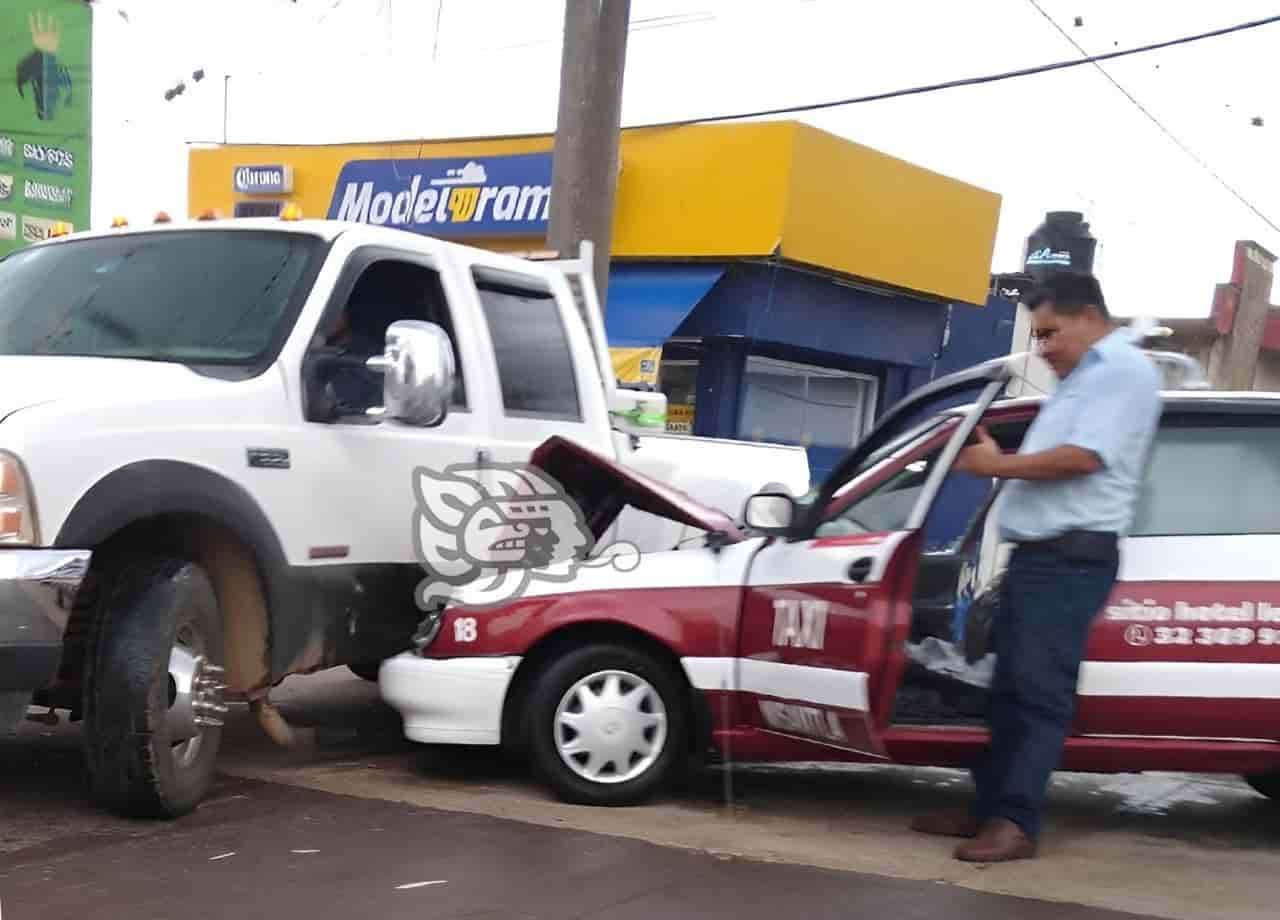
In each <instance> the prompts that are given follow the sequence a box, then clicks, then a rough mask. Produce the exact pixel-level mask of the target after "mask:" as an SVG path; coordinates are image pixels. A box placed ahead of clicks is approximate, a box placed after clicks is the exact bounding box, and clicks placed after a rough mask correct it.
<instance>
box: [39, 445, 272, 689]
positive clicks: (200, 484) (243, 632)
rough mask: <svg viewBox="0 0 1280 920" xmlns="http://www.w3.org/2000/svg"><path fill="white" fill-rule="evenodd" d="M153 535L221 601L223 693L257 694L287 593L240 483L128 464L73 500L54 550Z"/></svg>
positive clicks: (187, 470) (265, 528)
mask: <svg viewBox="0 0 1280 920" xmlns="http://www.w3.org/2000/svg"><path fill="white" fill-rule="evenodd" d="M161 537H163V538H164V539H165V540H166V541H167V540H169V539H173V540H175V541H177V543H178V544H180V545H181V549H182V552H183V554H184V555H188V556H191V557H194V558H193V561H197V562H199V563H201V564H202V565H203V566H204V567H205V568H206V570H207V571H208V574H209V577H210V578H211V579H212V580H213V582H214V586H215V590H216V592H217V594H218V596H219V598H220V599H222V603H221V605H220V606H222V608H223V611H222V612H223V619H224V628H225V641H226V662H227V678H228V679H227V683H228V685H229V687H228V689H229V695H231V694H235V695H236V696H246V697H249V698H252V697H254V696H259V695H262V694H263V693H265V691H266V689H267V688H268V687H269V686H270V685H271V684H272V683H273V682H274V681H273V675H272V673H271V666H270V645H271V641H272V637H273V634H274V632H275V630H274V628H273V627H274V623H273V616H272V614H273V612H274V613H275V614H276V615H278V614H279V613H280V612H281V611H283V610H287V609H288V607H289V596H290V592H291V587H290V580H289V579H288V578H287V571H288V564H287V560H286V558H285V555H284V550H283V547H282V546H281V544H280V540H279V538H278V536H277V535H276V532H275V529H274V528H273V527H272V526H271V523H270V521H269V520H268V518H267V516H266V514H265V513H264V512H263V510H262V509H261V507H260V506H259V505H258V503H257V502H256V501H255V500H254V499H253V497H252V496H251V495H250V494H249V493H248V492H247V491H246V490H245V489H244V488H243V487H242V486H241V485H239V484H238V483H236V482H234V481H232V480H230V479H228V478H227V477H225V476H223V475H221V474H219V473H216V472H214V471H212V470H209V469H207V468H205V467H201V466H197V465H195V464H191V463H186V462H182V461H176V460H144V461H139V462H137V463H132V464H129V465H127V466H123V467H120V468H119V469H117V470H114V471H112V472H111V473H108V474H107V475H106V476H104V477H102V478H101V479H99V480H98V481H97V482H96V483H94V484H93V486H91V487H90V488H89V489H88V490H87V491H86V492H85V493H84V494H83V495H82V496H81V497H80V499H79V500H78V501H77V502H76V504H75V506H74V507H73V509H72V510H71V513H70V514H69V515H67V518H66V520H65V521H64V522H63V524H62V527H61V528H60V529H59V531H58V534H57V537H56V538H55V539H54V545H55V546H57V547H81V548H89V549H93V550H95V555H96V554H97V553H98V552H99V551H103V550H105V551H106V552H107V554H108V556H109V555H110V554H111V553H113V552H114V551H116V550H127V549H128V548H129V547H130V546H133V545H139V544H144V543H147V542H154V541H156V540H157V539H159V538H161ZM281 676H283V675H281Z"/></svg>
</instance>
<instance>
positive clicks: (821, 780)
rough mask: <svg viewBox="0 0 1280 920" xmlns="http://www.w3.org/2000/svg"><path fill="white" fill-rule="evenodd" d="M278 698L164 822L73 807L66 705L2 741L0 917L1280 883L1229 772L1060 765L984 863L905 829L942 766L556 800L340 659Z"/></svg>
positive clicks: (1254, 893) (1008, 906) (1190, 899)
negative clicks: (204, 798) (429, 731)
mask: <svg viewBox="0 0 1280 920" xmlns="http://www.w3.org/2000/svg"><path fill="white" fill-rule="evenodd" d="M280 702H281V705H282V708H283V709H284V711H285V712H286V713H287V714H288V715H289V716H290V717H291V718H292V719H294V720H296V721H298V722H300V723H304V724H310V725H312V726H315V727H316V728H317V734H316V737H315V744H314V745H313V746H312V747H311V748H309V749H307V750H301V751H281V750H279V749H277V748H274V747H272V746H271V745H270V744H269V743H268V742H266V741H265V740H264V739H263V738H262V737H261V735H260V733H259V732H258V731H257V730H256V727H255V726H254V725H253V723H252V722H251V721H250V720H249V719H248V717H247V713H240V714H239V715H238V717H237V718H236V719H235V721H234V723H233V725H232V726H231V729H230V732H229V740H228V747H227V749H226V757H225V758H224V759H225V761H226V770H225V773H224V775H223V776H222V777H221V778H220V780H219V785H218V788H217V790H216V791H215V794H214V795H213V796H212V797H211V798H210V800H209V801H208V802H207V803H206V804H205V805H204V806H203V807H202V808H201V809H200V810H199V811H198V812H197V813H196V814H194V815H192V816H190V817H188V818H185V819H183V820H180V821H176V822H127V821H120V820H118V819H114V818H111V817H110V816H106V815H102V814H100V813H98V812H97V811H95V810H94V809H93V808H92V807H91V806H89V805H88V804H87V803H85V801H84V800H83V797H82V794H81V761H80V755H79V751H78V746H77V742H78V734H79V730H78V727H76V726H70V727H68V726H59V727H46V726H42V725H38V724H34V723H28V724H27V725H26V726H25V727H24V728H23V730H22V732H21V734H20V736H19V737H17V738H11V739H4V740H0V780H2V781H3V785H2V786H0V916H3V917H5V918H8V920H15V918H26V917H41V918H50V920H52V918H58V917H72V916H74V917H77V918H80V917H82V916H85V915H89V914H92V915H98V916H112V917H115V916H119V917H129V918H131V920H133V918H147V917H157V918H159V917H165V918H169V917H181V918H184V920H188V918H198V917H220V918H221V917H240V916H272V917H288V918H295V917H309V916H316V917H321V916H323V917H330V916H333V917H340V916H347V915H351V914H353V913H355V912H357V911H358V912H361V913H363V914H368V915H371V916H378V917H386V918H395V917H401V916H404V917H410V916H412V917H415V918H419V917H489V916H493V917H499V916H500V917H505V918H521V917H555V918H557V920H563V918H568V917H584V918H585V917H597V916H601V917H603V916H608V917H610V918H626V917H631V916H636V917H640V916H644V917H646V918H647V917H653V916H671V917H685V916H690V917H692V916H698V917H717V916H726V917H727V916H732V917H734V918H737V920H749V918H752V917H776V916H778V915H780V914H782V913H783V912H784V911H785V912H792V913H794V912H803V914H804V915H806V916H813V917H825V916H842V917H843V916H858V915H864V914H865V915H874V914H870V913H868V912H871V911H877V912H881V915H884V916H895V917H902V918H915V917H921V918H924V917H947V918H967V917H982V918H985V920H1002V918H1014V917H1016V918H1020V920H1021V918H1042V917H1043V918H1059V917H1061V918H1095V917H1096V918H1102V917H1121V916H1161V917H1178V918H1182V917H1202V916H1203V917H1214V918H1217V917H1222V916H1230V917H1233V918H1234V917H1239V918H1245V917H1249V918H1252V917H1259V918H1261V917H1264V916H1273V915H1274V914H1273V910H1274V901H1275V895H1276V894H1277V893H1280V888H1278V887H1277V885H1276V883H1275V879H1276V878H1277V877H1278V876H1280V809H1276V808H1274V807H1273V806H1271V805H1270V804H1268V803H1266V802H1265V801H1264V800H1262V799H1260V798H1259V797H1258V796H1256V795H1254V794H1252V793H1251V792H1250V791H1248V790H1247V789H1245V788H1243V787H1242V786H1241V784H1238V783H1234V782H1233V781H1231V780H1229V779H1225V778H1224V779H1213V778H1210V779H1204V778H1187V777H1139V778H1133V777H1123V778H1101V779H1100V778H1088V777H1075V776H1064V777H1060V778H1059V779H1058V780H1057V781H1056V782H1055V788H1054V797H1053V798H1054V805H1053V807H1054V814H1055V819H1054V824H1053V826H1052V832H1051V836H1050V838H1049V840H1048V841H1047V843H1046V847H1045V851H1046V852H1045V855H1043V856H1042V858H1041V859H1039V860H1034V861H1027V862H1021V863H1016V864H1008V865H1005V866H993V867H985V868H982V867H973V866H969V865H967V864H960V863H957V862H956V861H955V860H952V859H950V858H949V853H950V848H951V843H950V842H947V841H940V840H937V839H933V838H922V837H920V836H919V835H915V834H911V833H910V832H909V831H907V830H905V825H906V823H907V821H908V820H909V817H910V815H911V814H913V813H914V812H915V811H917V810H919V809H921V808H925V807H932V806H933V805H937V804H943V803H947V802H952V801H957V800H958V799H959V798H960V797H962V796H963V795H964V790H963V788H962V787H963V782H962V781H961V780H960V779H959V778H958V777H957V776H956V775H954V774H952V773H951V772H950V771H923V770H900V769H883V768H881V769H878V770H873V771H868V770H852V771H850V770H840V771H830V770H820V769H816V768H814V769H805V768H793V769H785V770H782V769H754V770H735V771H734V772H733V773H732V774H730V775H728V776H727V777H726V775H725V774H724V773H723V772H721V771H708V772H707V773H706V774H703V775H700V776H697V777H694V778H693V779H692V781H691V782H690V783H689V784H688V785H687V786H686V787H685V788H683V789H681V790H679V791H677V792H676V793H675V794H674V795H672V796H671V797H669V798H668V799H666V800H663V801H660V802H657V803H654V804H653V805H649V806H644V807H641V808H633V809H584V808H573V807H570V806H564V805H562V804H561V803H558V802H555V801H553V800H551V799H550V798H549V797H548V796H547V795H546V794H545V792H544V791H543V790H541V789H540V788H538V786H537V785H536V784H535V783H533V782H532V781H531V780H530V778H529V777H528V776H527V774H526V772H525V771H523V770H522V769H521V768H520V767H519V766H518V765H517V766H511V765H505V764H499V763H496V762H495V761H494V760H493V758H492V757H491V756H490V754H489V752H487V751H483V750H479V751H475V750H473V751H437V750H429V749H428V750H424V749H415V748H413V747H412V746H410V745H408V744H407V743H405V742H403V741H402V740H401V739H400V737H399V732H398V724H397V723H396V720H395V717H394V714H393V713H390V712H389V711H388V710H386V709H385V707H383V706H381V704H380V703H378V701H377V699H376V692H375V691H374V689H373V688H372V687H371V686H370V685H367V684H365V683H363V682H360V681H357V680H354V679H352V678H350V676H349V675H347V674H346V672H345V671H337V672H330V673H329V674H325V675H316V676H314V677H312V678H307V679H304V680H300V681H297V680H295V681H291V682H290V683H289V684H287V685H286V688H285V690H284V692H283V693H282V694H280ZM726 779H727V780H728V782H726ZM726 802H727V803H728V804H726ZM424 883H431V884H424ZM405 886H415V887H405Z"/></svg>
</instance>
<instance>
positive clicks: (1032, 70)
mask: <svg viewBox="0 0 1280 920" xmlns="http://www.w3.org/2000/svg"><path fill="white" fill-rule="evenodd" d="M1275 22H1280V16H1268V17H1267V18H1265V19H1254V20H1251V21H1249V22H1242V23H1238V24H1237V25H1234V26H1226V27H1225V28H1221V29H1214V30H1212V31H1210V32H1200V33H1198V34H1196V35H1187V36H1184V37H1182V38H1174V39H1170V40H1169V41H1163V42H1155V43H1153V44H1150V45H1139V46H1138V47H1136V48H1126V49H1124V50H1122V51H1108V52H1107V53H1106V54H1096V55H1086V56H1085V57H1083V58H1072V59H1071V60H1068V61H1058V62H1056V63H1053V64H1041V65H1039V66H1037V67H1023V68H1021V69H1020V70H1009V71H1005V72H1003V73H996V74H988V75H986V76H981V77H965V78H963V79H959V80H948V81H946V82H945V83H929V84H925V85H923V86H911V87H908V88H906V89H896V90H890V91H888V92H884V93H873V94H871V95H868V96H853V97H850V98H848V99H833V100H831V101H830V102H814V103H810V104H808V105H788V106H781V107H779V108H776V109H759V110H757V111H754V112H740V113H737V114H733V115H709V116H705V117H703V118H686V119H681V120H678V121H663V122H652V123H650V124H642V125H626V126H625V127H627V128H674V127H679V126H681V125H693V124H707V123H710V122H716V121H735V120H737V119H739V118H760V117H762V116H765V115H789V114H793V113H795V112H812V111H816V110H818V109H831V108H836V107H839V106H846V105H858V104H860V103H863V102H878V101H880V100H882V99H896V98H898V97H900V96H919V95H924V94H925V93H935V92H938V91H939V90H944V89H954V88H956V87H960V86H980V85H982V84H985V83H998V82H1000V81H1002V80H1012V79H1014V78H1016V77H1028V76H1032V75H1034V74H1040V73H1048V72H1049V71H1053V70H1066V69H1068V68H1071V67H1080V66H1081V65H1084V64H1095V63H1097V62H1098V61H1108V60H1112V59H1114V58H1122V57H1128V56H1130V55H1134V54H1145V53H1146V52H1148V51H1157V50H1159V49H1161V48H1172V47H1174V46H1175V45H1186V44H1190V43H1191V42H1198V41H1203V40H1204V39H1206V38H1216V37H1218V36H1221V35H1229V34H1231V33H1232V32H1243V31H1245V30H1247V29H1256V28H1258V27H1259V26H1265V25H1270V24H1272V23H1275Z"/></svg>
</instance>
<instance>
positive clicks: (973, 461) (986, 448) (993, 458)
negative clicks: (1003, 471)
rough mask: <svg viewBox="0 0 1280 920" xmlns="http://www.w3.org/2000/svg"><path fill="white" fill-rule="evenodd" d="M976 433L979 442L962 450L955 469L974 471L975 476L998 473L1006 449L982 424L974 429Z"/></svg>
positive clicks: (962, 471)
mask: <svg viewBox="0 0 1280 920" xmlns="http://www.w3.org/2000/svg"><path fill="white" fill-rule="evenodd" d="M974 434H975V435H976V436H977V438H978V443H977V444H974V445H972V446H970V447H966V448H964V449H963V450H962V451H960V453H959V454H958V455H957V456H956V462H955V466H954V467H953V469H955V470H957V471H959V472H961V473H972V474H973V475H974V476H994V475H996V470H997V468H998V466H999V464H1000V461H1001V460H1002V459H1003V458H1004V451H1002V450H1001V449H1000V445H999V444H997V443H996V442H995V439H994V438H992V437H991V435H990V434H989V433H988V432H987V429H985V428H983V427H982V426H981V425H979V426H978V427H977V428H975V429H974Z"/></svg>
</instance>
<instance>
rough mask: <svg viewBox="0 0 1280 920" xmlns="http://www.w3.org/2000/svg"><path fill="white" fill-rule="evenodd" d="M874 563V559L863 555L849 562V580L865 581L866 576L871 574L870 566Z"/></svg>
mask: <svg viewBox="0 0 1280 920" xmlns="http://www.w3.org/2000/svg"><path fill="white" fill-rule="evenodd" d="M874 565H875V560H874V559H872V558H871V557H870V556H863V557H862V558H861V559H855V560H853V562H851V563H849V580H850V581H857V582H861V581H866V579H867V576H868V575H870V574H871V567H872V566H874Z"/></svg>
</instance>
